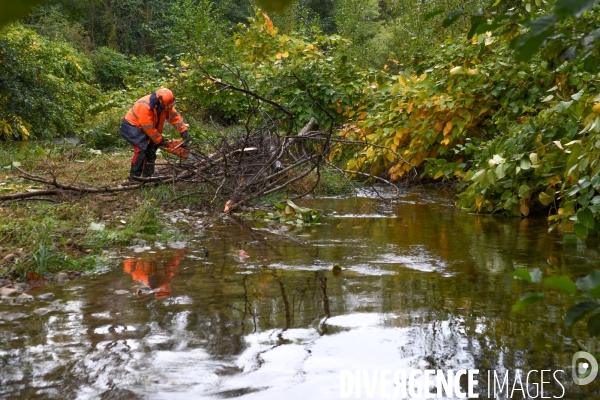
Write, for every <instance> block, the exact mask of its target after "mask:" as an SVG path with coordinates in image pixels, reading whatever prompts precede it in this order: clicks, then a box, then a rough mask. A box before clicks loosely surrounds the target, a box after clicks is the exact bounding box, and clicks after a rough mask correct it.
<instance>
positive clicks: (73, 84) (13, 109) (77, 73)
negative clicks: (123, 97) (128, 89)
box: [0, 25, 97, 139]
mask: <svg viewBox="0 0 600 400" xmlns="http://www.w3.org/2000/svg"><path fill="white" fill-rule="evenodd" d="M0 60H2V61H1V62H0V83H1V84H0V99H1V103H0V138H7V139H11V138H17V139H25V138H27V137H28V136H29V133H30V132H31V135H32V136H33V137H44V136H45V137H49V136H52V135H53V134H55V133H58V134H67V133H72V132H73V131H74V130H75V126H76V124H77V123H78V122H81V121H82V120H83V119H84V118H85V115H86V111H87V108H88V106H89V105H90V104H91V102H92V101H93V98H94V97H95V96H96V93H97V92H96V89H95V88H94V87H93V86H91V85H90V84H89V82H91V81H93V75H92V70H91V64H90V62H89V60H88V59H87V58H86V57H85V56H84V55H83V54H82V53H80V52H79V51H77V50H76V49H74V48H73V47H72V46H71V45H69V44H66V43H64V42H60V41H49V40H47V39H46V38H44V37H42V36H40V35H38V34H36V33H35V32H33V31H31V30H28V29H25V28H23V27H22V26H20V25H12V26H10V27H8V28H5V29H4V31H2V34H1V35H0Z"/></svg>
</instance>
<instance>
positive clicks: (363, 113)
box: [358, 111, 369, 119]
mask: <svg viewBox="0 0 600 400" xmlns="http://www.w3.org/2000/svg"><path fill="white" fill-rule="evenodd" d="M367 115H369V114H368V113H367V112H366V111H363V112H362V113H361V114H360V115H359V116H358V119H365V118H367Z"/></svg>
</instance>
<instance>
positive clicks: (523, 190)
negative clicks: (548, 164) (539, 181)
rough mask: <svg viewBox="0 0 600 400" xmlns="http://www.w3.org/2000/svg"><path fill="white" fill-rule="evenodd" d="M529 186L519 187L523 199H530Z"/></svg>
mask: <svg viewBox="0 0 600 400" xmlns="http://www.w3.org/2000/svg"><path fill="white" fill-rule="evenodd" d="M529 190H530V189H529V186H527V185H521V186H520V187H519V197H521V198H523V197H529Z"/></svg>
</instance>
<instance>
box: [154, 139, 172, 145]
mask: <svg viewBox="0 0 600 400" xmlns="http://www.w3.org/2000/svg"><path fill="white" fill-rule="evenodd" d="M168 143H169V142H167V140H166V139H165V138H162V139H161V140H160V142H159V143H158V144H157V145H156V146H157V147H167V144H168Z"/></svg>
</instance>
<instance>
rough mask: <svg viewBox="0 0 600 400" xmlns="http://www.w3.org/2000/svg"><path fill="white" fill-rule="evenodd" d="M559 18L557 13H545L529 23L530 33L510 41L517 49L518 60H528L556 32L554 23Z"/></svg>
mask: <svg viewBox="0 0 600 400" xmlns="http://www.w3.org/2000/svg"><path fill="white" fill-rule="evenodd" d="M557 20H558V18H557V17H556V16H555V15H545V16H543V17H540V18H538V19H535V20H533V21H531V22H530V23H529V25H530V28H531V30H530V31H529V33H526V34H523V35H519V36H517V37H515V38H514V39H513V40H512V41H511V42H510V47H511V48H512V49H514V50H515V59H516V60H517V61H522V62H527V61H529V60H530V59H531V57H532V56H533V54H534V53H535V52H536V51H537V50H538V49H539V48H540V46H541V45H542V43H543V42H544V40H546V38H547V37H548V36H550V35H552V34H553V33H554V24H555V23H556V21H557Z"/></svg>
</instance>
